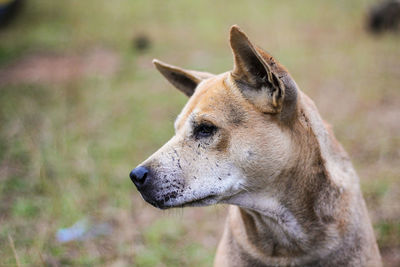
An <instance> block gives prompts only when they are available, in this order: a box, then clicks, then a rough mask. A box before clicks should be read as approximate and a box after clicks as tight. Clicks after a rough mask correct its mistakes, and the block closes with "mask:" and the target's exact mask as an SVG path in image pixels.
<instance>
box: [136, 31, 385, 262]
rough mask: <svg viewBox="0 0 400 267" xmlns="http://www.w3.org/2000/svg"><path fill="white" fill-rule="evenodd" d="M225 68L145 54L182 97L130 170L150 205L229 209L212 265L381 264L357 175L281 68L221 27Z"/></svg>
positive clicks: (311, 105)
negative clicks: (166, 132)
mask: <svg viewBox="0 0 400 267" xmlns="http://www.w3.org/2000/svg"><path fill="white" fill-rule="evenodd" d="M230 45H231V48H232V52H233V57H234V67H233V70H232V71H229V72H225V73H222V74H219V75H214V74H210V73H207V72H199V71H192V70H185V69H182V68H178V67H175V66H172V65H168V64H166V63H163V62H161V61H159V60H154V61H153V63H154V65H155V67H156V68H157V69H158V70H159V71H160V72H161V74H162V75H163V76H165V78H166V79H167V80H168V81H169V82H170V83H172V85H174V86H175V87H176V88H177V89H179V90H180V91H182V92H183V93H184V94H185V95H187V96H188V97H189V101H188V102H187V104H186V105H185V107H184V108H183V110H182V112H181V113H180V115H179V116H178V117H177V119H176V121H175V124H174V127H175V135H174V136H173V137H172V138H171V139H170V140H169V141H168V142H167V143H166V144H165V145H164V146H163V147H161V148H160V149H159V150H158V151H157V152H155V153H154V154H153V155H152V156H150V157H149V158H148V159H147V160H146V161H144V162H143V163H141V164H140V165H139V166H138V167H136V168H135V169H133V170H132V171H131V173H130V178H131V180H132V181H133V183H134V184H135V185H136V187H137V189H138V190H139V192H140V194H141V195H142V197H143V199H144V200H145V201H147V202H148V203H150V204H151V205H153V206H155V207H157V208H160V209H168V208H174V207H193V206H206V205H212V204H217V203H225V204H230V205H229V213H228V218H227V221H226V227H225V229H224V233H223V236H222V239H221V241H220V243H219V245H218V249H217V253H216V257H215V261H214V265H215V266H218V267H219V266H325V267H328V266H335V267H336V266H381V258H380V254H379V250H378V246H377V244H376V240H375V237H374V232H373V229H372V226H371V222H370V219H369V217H368V212H367V209H366V205H365V202H364V199H363V196H362V193H361V191H360V186H359V180H358V177H357V174H356V172H355V170H354V168H353V166H352V164H351V162H350V160H349V158H348V156H347V154H346V152H345V151H344V149H343V148H342V146H341V145H340V144H339V143H338V141H337V140H336V139H335V137H334V135H333V133H332V130H331V127H330V126H329V125H328V124H326V123H325V122H324V121H323V120H322V119H321V117H320V115H319V113H318V110H317V108H316V107H315V105H314V103H313V101H312V100H311V99H310V98H309V97H307V96H306V95H305V94H304V93H303V92H302V91H301V90H300V89H299V88H298V86H297V84H296V82H295V81H294V80H293V78H292V77H291V76H290V74H289V72H288V71H287V70H286V69H285V68H284V67H283V66H282V65H281V64H280V63H279V62H278V61H276V60H275V59H274V58H273V57H272V56H271V55H270V54H269V53H267V52H265V51H264V50H262V49H261V48H259V47H257V46H255V45H253V44H252V43H251V42H250V40H249V38H248V37H247V35H246V34H245V33H244V32H243V31H242V30H241V29H240V28H239V27H238V26H236V25H234V26H232V27H231V29H230Z"/></svg>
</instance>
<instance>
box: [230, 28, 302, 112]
mask: <svg viewBox="0 0 400 267" xmlns="http://www.w3.org/2000/svg"><path fill="white" fill-rule="evenodd" d="M230 44H231V47H232V52H233V56H234V69H233V71H232V77H233V78H234V80H235V82H236V84H237V86H238V87H239V89H240V90H241V91H242V93H243V95H244V96H245V97H246V98H247V99H248V100H250V101H251V102H252V103H253V104H254V105H256V107H257V108H258V109H260V110H261V111H262V112H264V113H279V112H281V111H282V108H283V102H284V98H285V85H286V82H289V83H290V84H289V85H290V86H291V87H293V86H295V84H294V82H292V79H291V78H290V75H289V74H288V73H287V72H286V70H285V69H284V68H283V67H282V66H280V64H279V63H277V62H275V60H274V59H273V58H272V57H271V56H269V55H268V54H267V53H266V52H264V51H263V50H261V49H260V48H257V47H255V46H254V45H253V44H252V43H251V42H250V40H249V38H248V37H247V36H246V34H245V33H244V32H243V31H241V29H240V28H239V27H238V26H236V25H234V26H232V28H231V30H230ZM288 79H289V80H290V81H289V80H288ZM292 83H293V84H292ZM295 87H296V86H295ZM294 90H295V88H294ZM289 93H290V94H292V93H293V92H289ZM295 94H296V92H295Z"/></svg>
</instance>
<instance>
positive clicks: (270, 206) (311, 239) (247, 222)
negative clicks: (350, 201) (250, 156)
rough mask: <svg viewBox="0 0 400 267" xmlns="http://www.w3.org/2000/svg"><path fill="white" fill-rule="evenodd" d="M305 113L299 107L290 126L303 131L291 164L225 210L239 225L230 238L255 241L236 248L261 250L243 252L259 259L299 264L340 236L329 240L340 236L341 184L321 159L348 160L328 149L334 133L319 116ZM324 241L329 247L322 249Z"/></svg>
mask: <svg viewBox="0 0 400 267" xmlns="http://www.w3.org/2000/svg"><path fill="white" fill-rule="evenodd" d="M307 101H308V100H307ZM311 108H314V107H311ZM309 113H310V112H309V110H308V111H307V109H306V108H304V109H303V108H302V107H301V106H300V108H299V114H298V118H297V120H296V125H294V126H293V127H294V128H293V130H295V131H308V133H306V132H305V133H298V134H297V135H296V136H298V137H300V139H298V140H295V142H297V143H298V148H297V151H296V154H297V156H296V157H295V159H294V160H293V165H292V166H290V167H289V168H288V169H287V170H285V171H284V172H282V173H281V175H280V176H279V177H278V178H277V179H276V183H274V184H273V186H272V187H268V188H267V189H266V190H265V191H262V192H246V193H243V194H240V195H238V196H236V197H235V199H233V200H231V203H232V204H235V205H237V206H239V207H240V208H238V207H235V208H233V210H234V211H233V212H231V214H230V216H231V217H232V216H233V217H235V219H231V220H230V221H231V222H234V223H235V224H239V225H235V226H232V227H231V229H232V231H239V232H241V233H236V234H235V235H234V236H235V237H243V238H241V240H236V241H237V242H238V243H241V242H246V243H249V244H254V245H253V246H249V245H246V246H241V247H246V248H249V247H254V248H264V250H265V251H258V252H254V251H253V252H247V253H250V254H253V255H252V256H253V257H256V258H257V257H262V258H261V259H259V260H261V261H263V262H264V261H265V262H270V263H271V262H275V263H276V264H278V265H280V264H283V265H284V264H289V263H290V264H292V263H293V262H296V263H298V264H301V262H305V261H307V259H309V258H312V257H313V255H315V254H316V253H317V254H318V255H319V256H321V255H323V254H324V253H328V251H329V249H332V246H335V245H338V244H335V243H336V241H337V240H339V239H338V238H333V237H337V236H338V235H339V234H340V233H339V232H340V229H339V228H340V227H339V225H340V223H339V222H337V221H336V220H337V218H335V214H336V212H337V210H336V209H337V207H338V206H340V205H339V202H340V199H341V195H342V194H343V190H344V188H346V184H345V183H342V182H341V181H338V180H335V179H336V177H337V176H338V175H337V174H335V173H332V172H331V171H330V170H329V167H328V166H326V159H327V157H329V160H330V161H331V162H333V164H334V163H335V160H343V161H347V158H346V155H345V154H343V153H344V151H343V150H342V149H341V148H340V147H339V148H336V149H337V151H333V150H332V149H333V148H335V145H336V144H332V143H331V142H334V141H335V139H334V137H333V136H327V135H329V133H328V130H327V129H326V128H325V125H324V124H323V121H322V120H321V119H320V117H319V116H318V117H314V118H310V117H309ZM316 124H317V125H316ZM321 127H323V128H322V129H321ZM316 128H317V129H316ZM310 133H311V134H310ZM321 146H324V147H321ZM324 153H325V154H324ZM326 153H328V155H326ZM342 164H343V163H342ZM345 165H346V166H348V168H349V169H350V173H347V174H346V173H344V174H343V175H345V176H351V175H355V174H354V173H353V171H352V167H351V163H346V164H345ZM339 172H341V171H339ZM339 176H342V175H339ZM346 190H348V188H346ZM238 222H239V223H238ZM328 224H329V225H331V227H327V225H328ZM319 226H320V227H319ZM334 240H336V241H334ZM316 244H320V246H319V249H318V251H313V250H315V247H316ZM325 244H329V246H330V247H329V248H328V247H324V246H325ZM317 247H318V246H317ZM290 259H292V260H293V261H290Z"/></svg>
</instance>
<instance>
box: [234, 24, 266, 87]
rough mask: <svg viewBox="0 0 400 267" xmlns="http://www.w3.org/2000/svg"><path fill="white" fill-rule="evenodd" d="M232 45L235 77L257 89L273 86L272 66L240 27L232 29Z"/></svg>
mask: <svg viewBox="0 0 400 267" xmlns="http://www.w3.org/2000/svg"><path fill="white" fill-rule="evenodd" d="M230 43H231V47H232V52H233V55H234V69H233V72H232V74H233V75H234V77H235V78H236V79H238V80H241V81H245V82H247V83H249V84H250V85H252V86H254V87H255V88H260V87H262V86H264V87H265V86H271V85H272V82H273V77H272V71H271V68H270V66H269V65H268V64H267V63H266V62H265V60H264V59H263V58H262V56H261V55H260V54H259V53H258V51H257V49H256V48H255V47H254V46H253V44H252V43H251V42H250V40H249V39H248V38H247V36H246V35H245V34H244V33H243V32H242V31H241V30H240V29H239V28H238V27H235V26H233V27H232V29H231V35H230Z"/></svg>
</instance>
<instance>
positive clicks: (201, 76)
mask: <svg viewBox="0 0 400 267" xmlns="http://www.w3.org/2000/svg"><path fill="white" fill-rule="evenodd" d="M153 64H154V65H155V66H156V68H157V69H158V70H159V71H160V72H161V74H162V75H164V77H165V78H167V80H168V81H169V82H170V83H172V85H174V86H175V87H176V88H177V89H178V90H179V91H181V92H183V93H184V94H185V95H187V96H188V97H190V96H192V95H193V93H194V91H195V90H196V87H197V85H198V84H199V83H200V82H201V81H202V80H205V79H208V78H211V77H212V76H214V75H213V74H211V73H208V72H201V71H193V70H185V69H182V68H179V67H175V66H172V65H169V64H166V63H164V62H161V61H159V60H157V59H153Z"/></svg>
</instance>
